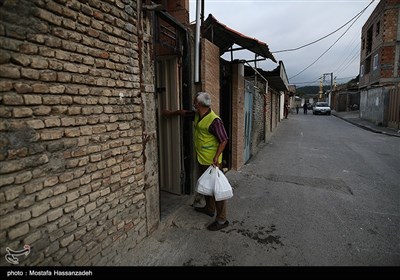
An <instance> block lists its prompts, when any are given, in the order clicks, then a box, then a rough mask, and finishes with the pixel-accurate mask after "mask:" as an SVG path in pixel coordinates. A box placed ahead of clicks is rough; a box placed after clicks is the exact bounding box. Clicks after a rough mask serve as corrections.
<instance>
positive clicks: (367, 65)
mask: <svg viewBox="0 0 400 280" xmlns="http://www.w3.org/2000/svg"><path fill="white" fill-rule="evenodd" d="M369 72H371V56H368V57H367V59H366V60H365V72H364V74H368V73H369Z"/></svg>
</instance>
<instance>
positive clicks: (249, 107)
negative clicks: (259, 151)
mask: <svg viewBox="0 0 400 280" xmlns="http://www.w3.org/2000/svg"><path fill="white" fill-rule="evenodd" d="M253 94H254V84H253V82H250V81H246V80H245V93H244V162H247V161H248V160H249V159H250V155H251V129H252V123H253V113H252V112H253Z"/></svg>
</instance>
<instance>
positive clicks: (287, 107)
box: [283, 102, 289, 119]
mask: <svg viewBox="0 0 400 280" xmlns="http://www.w3.org/2000/svg"><path fill="white" fill-rule="evenodd" d="M283 114H284V115H285V119H287V118H288V115H289V105H288V104H287V102H285V105H284V109H283Z"/></svg>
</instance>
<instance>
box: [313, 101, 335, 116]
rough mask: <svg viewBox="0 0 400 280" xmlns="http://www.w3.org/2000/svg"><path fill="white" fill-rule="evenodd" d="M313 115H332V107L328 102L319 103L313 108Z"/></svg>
mask: <svg viewBox="0 0 400 280" xmlns="http://www.w3.org/2000/svg"><path fill="white" fill-rule="evenodd" d="M312 112H313V115H322V114H323V115H330V114H331V107H329V105H328V103H326V102H317V103H315V105H314V107H313V110H312Z"/></svg>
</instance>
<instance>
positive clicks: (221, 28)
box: [202, 14, 277, 63]
mask: <svg viewBox="0 0 400 280" xmlns="http://www.w3.org/2000/svg"><path fill="white" fill-rule="evenodd" d="M202 28H203V33H202V34H203V37H205V38H207V39H208V40H210V41H211V42H212V43H213V44H215V45H216V46H218V47H219V49H220V54H221V55H223V54H224V53H225V52H227V51H229V50H231V48H232V46H233V45H234V44H236V45H239V46H241V47H242V48H244V49H247V50H249V51H251V52H253V53H255V54H257V55H259V56H262V57H264V58H266V59H267V58H269V59H271V60H272V61H273V62H275V63H276V62H277V61H276V60H275V57H274V56H273V55H272V53H271V52H270V51H269V48H268V45H267V44H266V43H264V42H261V41H258V40H257V39H255V38H250V37H247V36H245V35H243V34H241V33H240V32H237V31H235V30H233V29H231V28H229V27H227V26H226V25H224V24H222V23H220V22H219V21H218V20H217V19H216V18H215V17H214V16H213V15H212V14H209V16H208V17H207V19H206V20H205V21H204V23H203V26H202Z"/></svg>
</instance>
